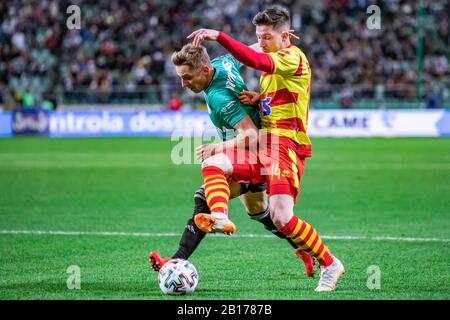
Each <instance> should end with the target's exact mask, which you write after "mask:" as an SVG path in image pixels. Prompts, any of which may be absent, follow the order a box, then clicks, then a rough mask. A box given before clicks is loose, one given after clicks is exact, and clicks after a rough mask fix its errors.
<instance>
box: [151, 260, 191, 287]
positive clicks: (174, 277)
mask: <svg viewBox="0 0 450 320" xmlns="http://www.w3.org/2000/svg"><path fill="white" fill-rule="evenodd" d="M158 284H159V287H160V288H161V291H162V292H163V293H164V294H173V295H182V294H189V293H192V292H194V290H195V288H196V287H197V284H198V273H197V269H195V267H194V265H193V264H192V263H190V262H189V261H187V260H183V259H172V260H169V261H168V262H166V263H165V264H164V266H163V267H162V268H161V270H159V274H158Z"/></svg>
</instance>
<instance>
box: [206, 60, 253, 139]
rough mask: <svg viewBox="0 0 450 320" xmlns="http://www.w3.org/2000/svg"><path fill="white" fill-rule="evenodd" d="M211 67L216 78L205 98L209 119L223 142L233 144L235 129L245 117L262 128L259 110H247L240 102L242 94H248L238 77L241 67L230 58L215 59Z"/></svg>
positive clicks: (243, 83)
mask: <svg viewBox="0 0 450 320" xmlns="http://www.w3.org/2000/svg"><path fill="white" fill-rule="evenodd" d="M211 64H212V66H213V68H214V69H215V72H214V76H213V78H212V80H211V82H210V83H209V86H208V88H206V89H205V90H204V91H203V94H204V96H205V100H206V104H207V106H208V112H209V117H210V118H211V121H212V123H213V124H214V126H215V127H216V128H217V131H218V132H219V136H220V137H221V138H222V140H230V139H232V138H234V137H235V136H236V134H237V131H236V132H235V130H234V129H233V127H234V125H236V123H238V122H239V121H241V120H242V118H244V117H245V116H246V115H249V116H250V118H251V119H252V120H253V123H254V124H255V126H256V127H257V128H260V127H261V118H260V115H259V108H256V107H254V106H246V105H244V104H242V103H241V102H240V101H239V98H238V96H239V93H240V92H241V91H242V90H248V89H247V86H246V85H245V82H244V80H243V79H242V77H241V75H240V74H239V69H240V68H241V67H242V63H240V62H239V61H237V60H236V59H235V58H234V57H233V56H232V55H231V54H227V55H225V56H220V57H217V58H215V59H213V60H212V61H211Z"/></svg>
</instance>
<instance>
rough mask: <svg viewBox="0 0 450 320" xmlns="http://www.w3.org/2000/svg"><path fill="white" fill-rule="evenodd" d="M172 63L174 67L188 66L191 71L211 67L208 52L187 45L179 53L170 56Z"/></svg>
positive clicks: (190, 44) (203, 48) (199, 47)
mask: <svg viewBox="0 0 450 320" xmlns="http://www.w3.org/2000/svg"><path fill="white" fill-rule="evenodd" d="M172 63H173V64H174V65H176V66H184V65H185V66H189V67H190V68H191V69H194V70H198V69H199V68H201V67H202V66H203V65H207V66H211V60H210V59H209V56H208V52H207V51H206V48H205V47H203V46H198V47H196V46H194V45H193V44H192V43H188V44H186V45H184V46H183V48H181V50H180V51H178V52H174V53H173V54H172Z"/></svg>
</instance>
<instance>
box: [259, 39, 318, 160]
mask: <svg viewBox="0 0 450 320" xmlns="http://www.w3.org/2000/svg"><path fill="white" fill-rule="evenodd" d="M268 54H269V56H270V57H271V58H272V60H273V72H272V73H271V74H269V73H266V72H263V73H262V75H261V78H260V92H261V99H260V108H261V115H262V121H261V126H262V129H263V131H266V132H267V133H268V134H275V135H278V136H281V137H288V138H290V139H291V140H293V141H295V142H296V143H298V144H299V145H300V146H299V147H300V148H299V150H301V155H303V156H305V157H310V156H311V141H310V139H309V137H308V135H307V133H306V129H307V122H308V108H309V97H310V85H311V69H310V67H309V63H308V59H307V58H306V56H305V54H304V53H303V52H302V51H301V50H300V48H298V47H296V46H293V45H291V46H289V47H287V48H285V49H282V50H280V51H278V52H271V53H268Z"/></svg>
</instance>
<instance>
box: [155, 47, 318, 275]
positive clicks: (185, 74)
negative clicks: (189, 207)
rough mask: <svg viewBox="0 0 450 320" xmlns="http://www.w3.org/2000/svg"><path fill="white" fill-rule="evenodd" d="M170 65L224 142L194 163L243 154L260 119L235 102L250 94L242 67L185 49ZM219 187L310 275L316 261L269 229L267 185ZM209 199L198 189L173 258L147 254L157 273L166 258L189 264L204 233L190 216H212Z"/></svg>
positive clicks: (201, 151) (204, 150) (203, 150)
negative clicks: (201, 101)
mask: <svg viewBox="0 0 450 320" xmlns="http://www.w3.org/2000/svg"><path fill="white" fill-rule="evenodd" d="M172 62H173V63H174V65H175V67H176V72H177V74H178V76H179V77H180V79H181V85H182V87H183V88H188V89H190V90H192V91H193V92H195V93H199V92H202V91H203V93H204V97H205V100H206V103H207V106H208V112H209V116H210V119H211V121H212V122H213V124H214V125H215V127H216V128H217V130H218V132H219V135H220V137H221V138H222V141H223V142H222V143H218V144H204V145H202V146H200V147H198V148H197V149H196V155H197V157H198V158H200V159H202V160H204V159H206V158H208V157H209V156H211V155H214V154H216V153H220V152H223V150H230V149H233V148H242V149H245V148H246V147H248V146H249V145H252V143H255V141H256V139H257V135H258V128H259V127H260V120H261V119H260V115H259V112H258V110H257V108H254V107H249V106H245V105H244V104H242V103H241V102H240V101H239V94H240V93H241V92H242V91H243V90H248V89H247V86H246V84H245V82H244V80H243V79H242V77H241V75H240V73H239V69H240V68H241V66H242V64H241V63H240V62H239V61H237V60H236V59H235V58H234V57H233V56H232V55H230V54H228V55H225V56H220V57H217V58H215V59H213V60H212V61H211V60H210V58H209V55H208V53H207V51H206V48H204V47H202V46H198V47H196V46H194V45H192V44H187V45H185V46H184V47H183V48H182V49H181V50H180V51H179V52H175V53H174V54H173V56H172ZM221 184H228V185H229V196H230V199H231V198H234V197H238V196H239V198H240V200H241V202H242V203H243V205H244V207H245V209H246V211H247V213H248V215H249V216H250V218H251V219H254V220H257V221H259V222H261V223H262V224H263V225H264V226H265V228H266V229H267V230H270V231H271V232H273V233H274V234H275V235H277V236H278V237H280V238H283V239H286V240H287V241H289V243H290V244H291V246H292V247H293V248H294V249H295V251H294V252H295V254H296V255H297V256H298V257H299V258H300V259H301V260H302V261H303V263H304V266H305V272H306V275H307V276H312V274H313V272H314V262H313V260H312V259H311V257H310V256H309V255H308V254H306V253H304V251H302V250H300V249H299V247H298V246H297V245H296V244H295V243H294V242H293V241H292V240H291V239H290V238H288V237H286V236H285V235H284V234H282V233H281V232H278V231H277V228H276V227H275V225H274V224H273V222H272V220H271V218H270V213H269V206H268V202H267V195H266V193H265V183H259V184H252V183H251V182H242V181H239V182H231V181H226V180H225V181H222V180H221V179H218V181H217V190H219V191H217V193H219V194H220V192H223V191H220V190H221V188H220V187H221ZM227 189H228V187H227ZM208 196H210V195H205V190H204V187H200V188H199V189H198V190H197V191H196V192H195V194H194V213H193V216H192V217H191V218H190V219H189V220H188V221H187V224H186V227H185V230H184V232H183V234H182V236H181V240H180V243H179V247H178V250H177V251H176V252H175V254H174V255H172V257H171V258H166V259H164V258H162V257H161V256H160V255H159V254H158V253H157V252H155V251H153V252H150V254H149V261H150V265H151V266H152V267H153V269H154V270H156V271H158V270H159V269H160V268H161V267H162V266H163V265H164V263H165V262H167V261H168V260H170V259H175V258H180V259H188V258H189V257H190V256H191V254H192V253H193V252H194V250H195V249H196V248H197V246H198V245H199V244H200V242H201V241H202V239H203V238H204V236H205V234H206V233H205V232H203V231H201V230H200V229H199V228H198V227H197V226H196V224H195V223H194V216H195V215H196V214H197V213H211V208H209V207H208V204H207V197H208ZM227 221H228V223H229V224H226V225H224V226H222V228H223V229H222V230H221V231H222V232H224V233H228V232H230V233H233V232H234V231H235V227H234V224H233V223H232V222H231V221H229V220H227ZM227 228H231V229H227ZM233 228H234V229H233Z"/></svg>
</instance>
